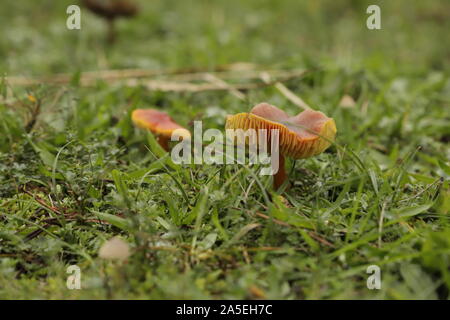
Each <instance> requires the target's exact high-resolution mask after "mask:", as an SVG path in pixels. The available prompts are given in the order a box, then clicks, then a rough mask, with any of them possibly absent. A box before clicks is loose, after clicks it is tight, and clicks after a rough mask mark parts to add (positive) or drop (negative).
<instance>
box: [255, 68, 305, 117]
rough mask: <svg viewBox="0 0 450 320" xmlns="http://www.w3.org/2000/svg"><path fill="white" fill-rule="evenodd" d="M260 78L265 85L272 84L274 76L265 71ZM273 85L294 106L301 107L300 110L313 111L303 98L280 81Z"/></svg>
mask: <svg viewBox="0 0 450 320" xmlns="http://www.w3.org/2000/svg"><path fill="white" fill-rule="evenodd" d="M260 77H261V79H262V80H263V81H264V82H265V83H271V82H272V76H271V75H270V74H268V73H267V72H265V71H263V72H261V74H260ZM273 85H274V87H275V88H277V89H278V91H280V93H281V94H282V95H284V96H285V97H286V98H287V99H288V100H289V101H291V102H292V103H293V104H295V105H297V106H299V107H300V108H302V109H304V110H307V109H309V110H311V109H312V108H311V107H310V106H309V105H308V104H307V103H306V102H305V101H303V99H302V98H300V97H299V96H298V95H296V94H295V93H294V92H292V91H291V90H289V88H288V87H286V86H285V85H284V84H282V83H281V82H280V81H275V82H274V84H273Z"/></svg>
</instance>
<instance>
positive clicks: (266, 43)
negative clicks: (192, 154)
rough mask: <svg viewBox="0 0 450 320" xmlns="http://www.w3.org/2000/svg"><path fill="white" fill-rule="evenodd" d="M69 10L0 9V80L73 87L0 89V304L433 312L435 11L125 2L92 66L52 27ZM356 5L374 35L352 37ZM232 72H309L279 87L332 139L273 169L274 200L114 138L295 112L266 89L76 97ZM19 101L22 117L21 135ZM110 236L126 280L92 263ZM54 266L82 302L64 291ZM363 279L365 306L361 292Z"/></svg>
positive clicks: (442, 290) (408, 5) (444, 236)
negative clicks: (110, 79) (151, 120)
mask: <svg viewBox="0 0 450 320" xmlns="http://www.w3.org/2000/svg"><path fill="white" fill-rule="evenodd" d="M72 2H73V1H57V4H55V1H50V0H47V1H35V2H30V1H12V0H11V1H10V0H6V2H5V0H3V1H2V9H3V10H2V13H1V16H0V25H1V28H2V37H1V38H0V71H1V73H2V74H6V75H8V76H40V75H49V74H54V73H60V72H64V73H70V74H72V75H73V81H71V83H69V84H64V85H50V84H41V85H35V86H31V87H27V88H24V87H21V86H12V85H9V84H8V81H7V79H6V80H3V81H2V82H1V84H0V93H1V97H0V226H1V227H0V298H7V299H11V298H21V299H23V298H27V299H29V298H33V299H58V298H75V299H76V298H86V299H105V298H114V299H120V298H126V299H128V298H138V299H164V298H179V299H185V298H186V299H199V298H206V299H210V298H214V299H217V298H222V299H229V298H235V299H242V298H258V297H265V298H271V299H347V298H357V299H373V298H375V299H409V298H413V299H416V298H423V299H437V298H440V299H448V297H449V295H450V294H449V289H450V269H449V266H450V224H449V219H450V215H449V214H450V190H449V182H450V163H449V158H450V148H449V137H450V114H449V110H450V78H449V66H450V54H449V48H450V38H449V37H448V30H450V22H449V21H450V19H449V17H450V16H449V12H450V10H449V9H450V8H449V5H448V2H447V1H427V2H419V1H417V2H410V1H345V2H344V1H311V2H306V1H297V0H295V1H294V0H292V1H261V0H258V1H256V0H255V1H245V2H244V1H237V0H236V1H167V0H165V1H159V0H154V1H140V2H141V7H142V10H141V14H140V16H139V17H137V18H135V19H133V20H123V21H120V23H119V24H118V31H119V38H118V41H117V43H116V44H115V45H114V46H112V47H111V46H108V45H106V44H105V43H104V38H105V26H104V24H103V23H102V21H100V20H99V19H98V18H97V17H95V16H93V15H91V14H89V13H87V12H85V11H83V13H82V30H81V31H69V30H67V29H66V28H65V19H66V14H65V9H66V7H67V5H69V4H72ZM372 3H378V4H379V5H380V7H381V11H382V30H379V31H370V30H368V29H367V28H366V26H365V20H366V18H367V14H366V13H365V10H366V8H367V6H368V5H369V4H372ZM243 61H244V62H252V63H255V64H257V65H258V68H260V69H287V70H289V69H305V70H311V71H310V72H309V73H307V74H306V75H305V76H303V77H301V78H297V79H292V80H290V81H288V82H286V83H285V84H286V86H287V87H288V88H290V89H291V90H292V91H293V92H294V93H296V94H298V95H299V96H301V97H302V99H304V100H305V101H306V102H307V103H308V104H309V105H311V106H312V107H314V108H315V109H317V110H320V111H323V112H324V113H326V114H327V115H328V116H330V117H333V118H334V119H335V121H336V124H337V128H338V136H337V140H336V145H335V146H333V147H332V148H330V149H329V150H327V151H326V152H325V153H323V154H322V155H320V156H317V157H314V158H310V159H306V160H298V161H296V162H295V167H294V163H293V161H290V162H288V168H289V170H291V171H292V172H291V175H290V181H291V182H292V184H293V187H292V188H291V189H290V190H289V191H286V192H283V193H282V194H281V197H280V195H279V194H276V193H274V192H273V191H272V189H271V179H270V177H264V176H259V175H256V174H252V173H254V172H255V170H256V168H248V167H244V166H231V165H228V166H213V165H192V166H185V167H182V166H176V165H173V164H171V163H170V161H168V157H167V156H164V154H161V153H160V150H158V148H157V147H156V146H155V144H154V143H153V144H152V143H151V142H152V139H151V137H149V136H148V134H146V133H145V132H143V131H142V130H138V129H135V128H134V126H133V125H132V123H131V120H130V114H131V111H132V110H133V109H135V108H158V109H160V110H164V111H167V112H168V113H169V114H171V115H172V116H173V118H175V119H176V121H178V122H179V123H180V124H182V125H184V126H187V127H189V125H190V123H191V121H192V120H196V119H202V120H203V126H204V128H218V129H220V130H223V129H224V122H225V115H226V114H232V113H237V112H242V111H246V110H249V108H250V107H251V106H253V105H254V104H256V103H258V102H262V101H267V102H269V103H272V104H274V105H277V106H279V107H280V108H282V109H283V110H285V111H286V112H288V113H290V114H296V113H298V112H299V108H298V107H297V106H295V105H294V104H292V103H291V102H290V101H289V100H287V99H286V98H285V97H284V96H283V95H282V94H281V93H280V92H279V91H278V90H277V89H276V88H274V87H267V88H261V89H252V90H248V91H245V92H244V93H245V95H246V99H244V100H240V99H238V98H236V97H235V96H233V95H232V94H230V93H229V92H226V91H207V92H206V91H205V92H197V93H189V92H178V93H177V92H159V91H149V90H145V89H144V88H141V87H127V86H125V85H123V84H113V85H111V84H108V83H105V82H102V81H99V82H98V83H96V84H95V85H94V86H91V87H81V86H80V85H79V82H78V81H77V79H78V75H79V72H82V71H94V70H104V69H119V68H145V69H155V70H174V69H178V68H188V67H196V68H206V70H213V69H214V68H215V67H217V66H220V65H225V64H231V63H235V62H243ZM28 93H30V94H32V95H33V96H35V97H37V98H38V99H40V100H41V102H42V103H41V108H40V110H39V113H38V115H37V117H36V120H37V121H36V123H35V124H34V126H33V128H32V130H31V131H30V132H27V130H26V129H27V124H29V121H30V119H33V117H32V115H31V113H32V112H30V108H31V109H33V103H32V102H31V101H29V100H28V99H27V94H28ZM344 94H348V95H351V96H352V97H353V98H354V99H355V100H356V105H355V106H354V107H352V108H342V107H339V101H340V99H341V98H342V96H343V95H344ZM29 127H30V126H29ZM149 150H150V151H149ZM155 157H156V158H161V159H160V160H157V159H155ZM263 215H264V216H267V217H269V219H266V218H264V216H263ZM274 219H276V220H274ZM98 220H102V221H103V222H99V221H98ZM277 222H278V223H277ZM280 222H282V223H281V224H280ZM286 224H288V225H286ZM39 232H40V234H39ZM113 236H119V237H120V238H122V239H123V240H125V241H126V242H128V243H129V245H130V246H131V250H132V255H131V257H130V258H129V259H128V261H127V262H126V263H118V262H108V261H104V260H102V259H100V258H99V257H98V250H99V248H100V246H101V245H102V244H103V243H104V242H105V241H106V240H107V239H110V238H112V237H113ZM73 264H76V265H78V266H79V267H80V268H81V270H82V286H83V289H82V290H68V289H67V287H66V279H67V276H68V274H67V273H66V269H67V267H68V266H69V265H73ZM373 264H374V265H378V266H380V268H381V276H382V288H381V290H368V289H367V287H366V279H367V277H368V274H366V268H367V266H369V265H373Z"/></svg>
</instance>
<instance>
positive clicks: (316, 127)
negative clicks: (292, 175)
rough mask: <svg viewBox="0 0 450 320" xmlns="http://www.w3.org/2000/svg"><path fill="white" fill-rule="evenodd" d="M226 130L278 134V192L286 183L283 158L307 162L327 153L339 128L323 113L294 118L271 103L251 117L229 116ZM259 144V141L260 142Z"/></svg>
mask: <svg viewBox="0 0 450 320" xmlns="http://www.w3.org/2000/svg"><path fill="white" fill-rule="evenodd" d="M225 127H226V129H243V130H248V129H256V130H258V129H266V130H268V131H270V130H271V129H278V130H279V152H278V153H279V169H278V171H277V172H276V173H275V176H274V189H275V190H277V189H278V188H279V187H280V186H281V185H282V184H283V183H284V181H285V180H286V178H287V176H286V171H285V167H284V157H285V156H287V157H291V158H293V159H304V158H309V157H312V156H315V155H318V154H320V153H322V152H323V151H325V150H326V149H327V148H328V147H329V146H330V145H331V142H332V141H334V138H335V136H336V124H335V122H334V120H333V119H332V118H328V117H327V116H326V115H325V114H323V113H322V112H320V111H314V110H311V109H307V110H305V111H303V112H301V113H299V114H298V115H296V116H294V117H289V116H288V115H287V114H286V113H285V112H284V111H283V110H280V109H279V108H277V107H275V106H272V105H270V104H268V103H260V104H258V105H256V106H255V107H253V109H252V110H251V111H250V113H238V114H236V115H232V116H228V117H227V122H226V125H225ZM267 136H268V137H270V134H268V135H267ZM258 141H259V139H258Z"/></svg>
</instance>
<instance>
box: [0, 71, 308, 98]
mask: <svg viewBox="0 0 450 320" xmlns="http://www.w3.org/2000/svg"><path fill="white" fill-rule="evenodd" d="M228 68H229V69H227V70H226V71H222V69H220V68H218V69H219V71H211V72H204V71H201V72H189V69H179V70H172V71H170V70H169V71H160V70H145V69H125V70H103V71H94V72H83V73H81V74H80V80H79V83H80V85H81V86H93V85H95V84H96V83H97V81H105V82H108V83H119V84H125V85H129V86H137V85H144V86H146V87H148V88H149V89H150V90H161V91H188V92H189V91H190V92H198V91H208V90H247V89H255V88H260V87H266V86H270V85H273V84H274V83H271V82H268V83H261V82H260V81H259V80H260V74H261V71H258V70H248V69H239V68H235V69H233V68H232V67H231V66H229V67H228ZM264 72H265V73H267V74H270V76H271V77H272V78H273V79H276V81H278V82H279V81H286V80H289V79H293V78H298V77H301V76H303V75H304V74H305V73H306V72H307V71H305V70H267V71H264ZM72 78H73V76H72V75H70V74H56V75H52V76H45V77H7V82H8V84H9V85H11V86H32V85H37V84H42V83H46V84H55V85H57V84H67V83H69V82H70V81H71V79H72ZM212 79H214V81H213V80H212ZM205 80H207V81H208V82H206V83H205ZM225 80H235V81H243V80H246V81H250V80H257V82H255V81H253V82H247V83H237V84H229V85H228V84H227V82H225ZM194 81H200V82H201V83H192V82H194ZM212 81H213V82H214V83H211V82H212ZM225 84H227V85H225Z"/></svg>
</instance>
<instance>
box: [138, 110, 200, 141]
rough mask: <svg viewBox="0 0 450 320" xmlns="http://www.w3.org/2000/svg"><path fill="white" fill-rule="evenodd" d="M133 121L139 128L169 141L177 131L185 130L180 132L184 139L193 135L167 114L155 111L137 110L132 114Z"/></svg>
mask: <svg viewBox="0 0 450 320" xmlns="http://www.w3.org/2000/svg"><path fill="white" fill-rule="evenodd" d="M131 119H132V120H133V122H134V123H135V124H136V125H137V126H138V127H141V128H144V129H148V130H150V131H151V132H153V133H155V134H157V135H159V136H163V137H166V138H169V139H170V137H171V136H172V133H173V132H174V131H175V130H177V129H182V130H183V131H180V133H181V134H180V135H181V136H183V137H184V138H187V137H190V135H191V134H190V132H189V131H188V130H187V129H185V128H183V127H182V126H180V125H179V124H178V123H176V122H175V121H173V120H172V118H171V117H170V116H169V115H168V114H167V113H165V112H162V111H158V110H155V109H136V110H134V111H133V113H132V114H131Z"/></svg>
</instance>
